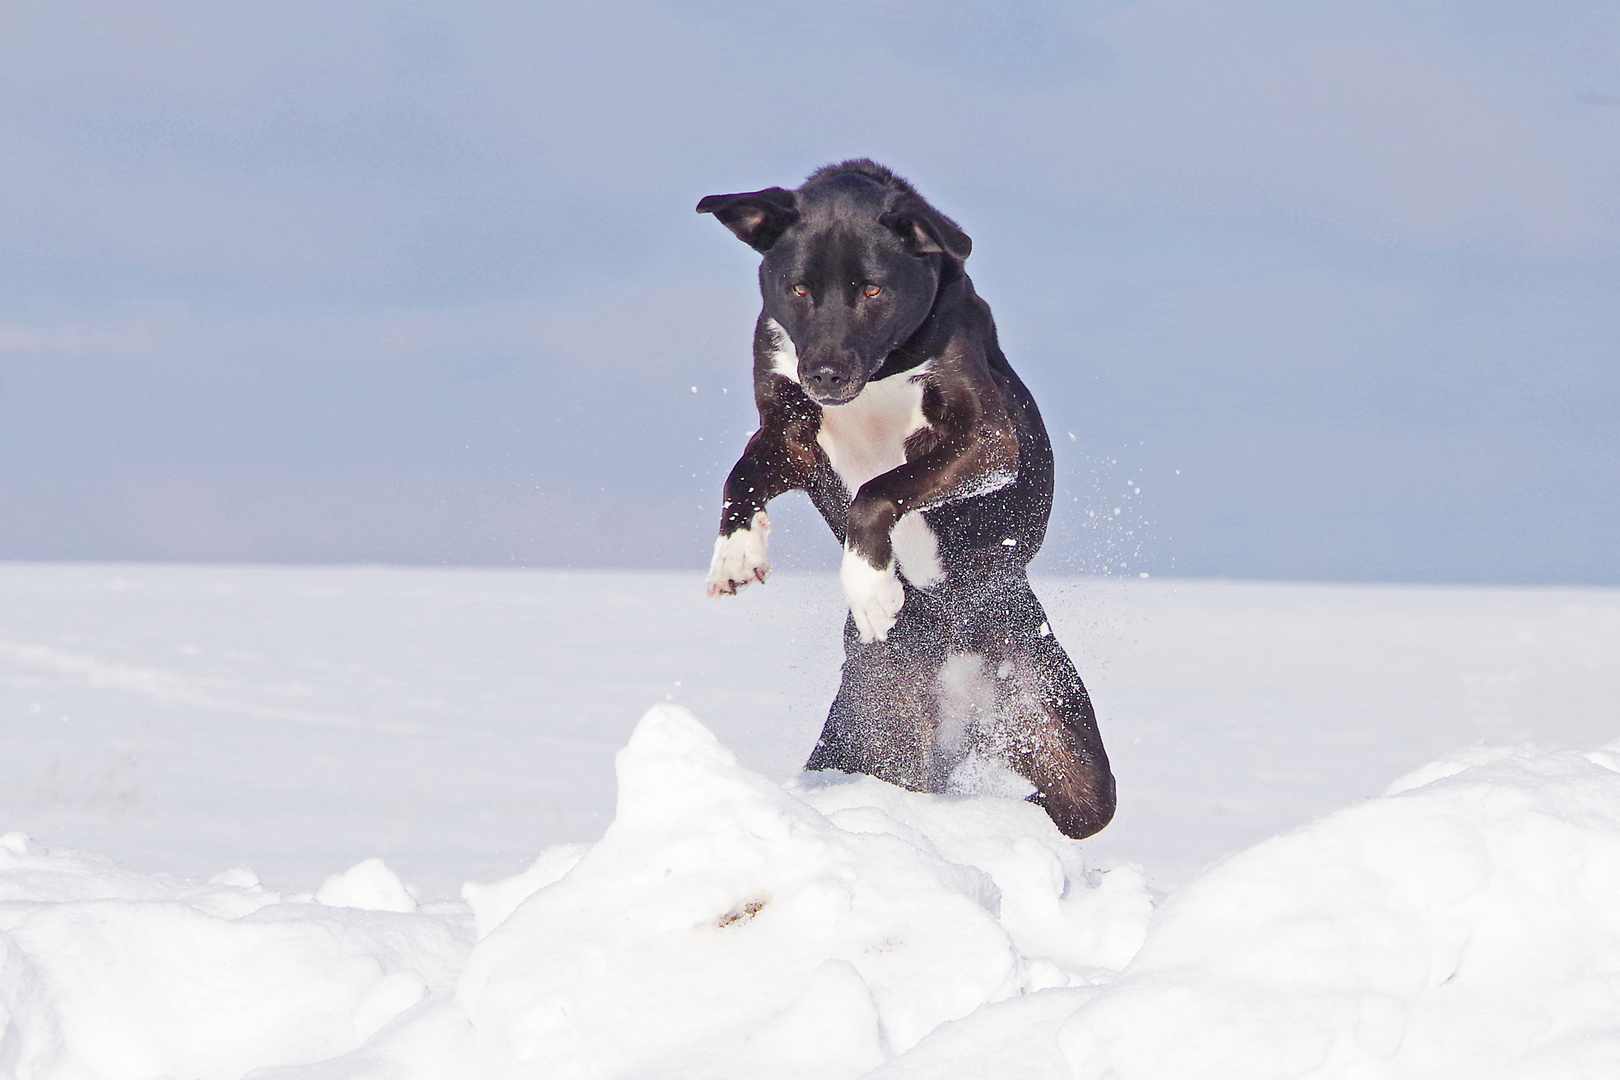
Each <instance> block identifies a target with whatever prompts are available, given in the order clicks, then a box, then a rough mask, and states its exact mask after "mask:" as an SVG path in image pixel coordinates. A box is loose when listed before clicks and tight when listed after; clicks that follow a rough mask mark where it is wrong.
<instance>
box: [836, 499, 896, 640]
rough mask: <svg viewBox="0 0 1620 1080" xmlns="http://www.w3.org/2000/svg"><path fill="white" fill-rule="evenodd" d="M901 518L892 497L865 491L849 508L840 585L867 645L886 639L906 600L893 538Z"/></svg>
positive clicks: (858, 629) (862, 638) (839, 575)
mask: <svg viewBox="0 0 1620 1080" xmlns="http://www.w3.org/2000/svg"><path fill="white" fill-rule="evenodd" d="M899 520H900V509H899V507H897V506H896V505H895V503H894V501H893V500H892V499H888V498H883V497H881V496H879V497H869V496H867V495H866V489H865V488H864V487H863V488H862V489H861V493H860V495H859V496H857V497H856V499H855V501H854V502H853V503H851V504H850V508H849V519H848V521H849V523H848V525H847V527H846V528H847V531H846V532H845V534H844V561H843V563H842V564H841V565H840V566H839V567H838V581H839V583H840V584H841V585H843V587H844V598H845V599H846V600H848V601H849V613H850V614H851V615H852V616H854V618H855V629H856V630H857V631H859V632H860V635H861V640H862V641H865V642H872V641H883V640H885V639H886V638H887V637H888V636H889V631H890V629H892V628H893V627H894V624H895V620H896V619H898V618H899V617H900V608H901V607H902V606H903V605H904V604H905V601H906V590H905V586H904V585H902V584H901V583H900V575H899V574H897V573H895V566H894V541H893V539H892V538H891V536H892V533H893V532H894V526H895V523H896V522H898V521H899Z"/></svg>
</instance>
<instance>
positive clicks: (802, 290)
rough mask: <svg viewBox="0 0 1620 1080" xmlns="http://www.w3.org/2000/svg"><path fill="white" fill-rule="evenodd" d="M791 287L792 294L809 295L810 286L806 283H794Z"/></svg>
mask: <svg viewBox="0 0 1620 1080" xmlns="http://www.w3.org/2000/svg"><path fill="white" fill-rule="evenodd" d="M792 288H793V295H794V296H809V295H810V286H808V285H794V286H793V287H792Z"/></svg>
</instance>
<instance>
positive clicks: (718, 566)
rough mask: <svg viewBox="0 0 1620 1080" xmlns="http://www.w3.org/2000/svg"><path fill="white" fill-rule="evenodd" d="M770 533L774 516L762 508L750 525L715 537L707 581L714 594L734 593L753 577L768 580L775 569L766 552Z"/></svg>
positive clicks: (756, 579) (755, 579) (727, 594)
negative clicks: (768, 515) (766, 578)
mask: <svg viewBox="0 0 1620 1080" xmlns="http://www.w3.org/2000/svg"><path fill="white" fill-rule="evenodd" d="M770 533H771V519H770V518H768V517H766V516H765V511H763V510H761V511H760V512H759V513H757V514H755V515H754V520H753V521H750V522H749V523H748V528H746V529H738V530H737V531H736V532H734V533H732V534H731V535H730V536H722V537H719V538H718V539H716V540H715V542H714V558H713V559H711V560H710V561H709V580H708V582H707V585H708V589H709V595H710V596H730V595H732V594H733V593H735V592H736V591H737V590H738V589H740V588H742V587H743V586H744V585H747V584H748V583H749V582H751V581H764V580H765V576H766V575H767V574H769V573H770V572H771V561H770V559H769V558H767V557H766V554H765V541H766V539H767V538H768V537H769V536H770Z"/></svg>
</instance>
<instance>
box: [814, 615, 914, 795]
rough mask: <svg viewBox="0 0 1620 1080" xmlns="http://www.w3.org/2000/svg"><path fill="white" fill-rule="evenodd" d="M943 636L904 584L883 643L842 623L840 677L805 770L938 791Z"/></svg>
mask: <svg viewBox="0 0 1620 1080" xmlns="http://www.w3.org/2000/svg"><path fill="white" fill-rule="evenodd" d="M944 660H945V635H944V633H943V626H942V623H941V619H940V614H939V612H938V610H937V608H936V606H935V605H934V604H932V603H930V602H929V599H928V598H927V597H926V596H925V595H923V594H919V593H918V592H916V591H915V590H913V589H911V588H910V587H909V586H908V587H907V589H906V600H905V604H904V605H903V606H902V608H901V610H900V617H899V620H898V621H897V622H896V623H895V625H894V628H893V629H892V630H890V631H889V635H888V637H887V639H886V640H883V641H862V640H861V636H860V633H859V631H858V630H857V629H856V627H855V621H854V618H853V616H852V617H850V618H849V619H847V620H846V621H845V623H844V675H843V681H842V682H841V683H840V684H839V687H838V696H837V697H836V698H834V699H833V703H832V709H831V710H830V711H829V713H828V715H827V723H826V725H825V726H824V727H823V728H822V730H821V738H820V739H819V740H817V742H816V748H815V750H813V751H812V752H811V754H810V760H809V761H808V762H806V763H805V766H804V767H805V768H806V769H808V770H816V769H840V770H842V771H844V772H848V773H865V774H867V775H869V776H875V777H877V778H878V779H880V780H887V781H888V782H889V783H891V784H898V785H900V786H901V787H905V788H910V789H911V790H913V791H931V790H936V789H937V786H938V783H937V777H936V775H935V774H936V772H937V765H936V762H935V761H934V758H935V755H936V753H937V748H936V746H935V740H934V729H935V727H936V726H937V723H938V718H937V711H938V701H937V693H936V685H937V679H938V674H939V670H940V666H941V665H942V664H943V663H944Z"/></svg>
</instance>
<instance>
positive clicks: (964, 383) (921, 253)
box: [697, 160, 1114, 837]
mask: <svg viewBox="0 0 1620 1080" xmlns="http://www.w3.org/2000/svg"><path fill="white" fill-rule="evenodd" d="M697 209H698V212H700V213H712V214H714V215H715V217H717V218H718V219H719V220H720V221H721V222H722V223H723V224H724V225H725V226H726V227H727V228H729V229H730V230H731V231H732V232H734V233H735V234H736V235H737V236H738V237H739V238H740V239H742V240H743V241H744V242H745V243H747V244H748V245H749V246H751V247H753V248H754V249H755V250H756V251H759V252H760V253H762V254H763V255H764V260H763V261H762V262H761V264H760V268H759V282H760V292H761V293H762V295H763V297H764V301H765V303H764V309H763V311H761V313H760V316H759V321H758V323H757V325H756V328H755V331H754V397H755V402H756V404H757V405H758V407H759V417H760V427H759V430H758V431H757V432H755V433H754V435H753V437H752V438H751V439H750V440H749V442H748V447H747V449H746V450H744V452H743V455H742V458H741V460H739V461H738V462H737V464H736V466H735V467H734V468H733V469H732V470H731V475H730V476H729V477H728V478H727V480H726V486H725V506H724V510H723V511H722V514H721V519H720V538H719V540H717V541H716V544H715V557H714V563H713V566H712V567H711V569H710V574H709V592H710V594H711V595H717V596H718V595H724V594H727V593H733V592H735V591H736V590H737V589H739V588H741V587H742V586H743V585H745V584H747V583H748V582H750V581H764V580H765V575H766V574H767V573H768V572H769V570H770V565H769V563H768V561H767V560H766V554H765V534H766V533H767V532H768V530H769V527H770V525H769V520H768V518H767V517H766V515H765V513H764V510H765V505H766V503H768V502H769V501H770V500H771V499H773V498H775V497H776V496H777V495H780V494H782V493H783V492H786V491H790V490H795V489H798V490H803V491H806V492H808V493H809V495H810V499H811V501H812V502H813V503H814V504H815V506H816V508H817V509H818V510H819V511H820V512H821V515H822V516H823V517H824V518H826V519H827V524H828V525H830V526H831V527H832V531H833V534H834V535H836V536H837V537H838V539H839V540H840V541H841V542H843V544H844V552H845V554H844V565H843V570H842V572H841V575H840V576H841V578H842V580H843V583H844V590H845V593H846V596H847V597H848V598H849V601H850V612H851V613H850V617H849V619H848V621H847V622H846V624H845V628H844V645H845V661H844V677H843V684H842V686H841V687H840V688H839V691H838V696H837V698H836V699H835V700H834V702H833V705H832V711H831V713H830V715H829V716H828V718H827V723H826V726H825V728H824V729H823V730H822V733H821V739H820V741H819V742H818V743H817V745H816V748H815V751H814V752H813V753H812V754H811V755H810V760H809V762H808V763H807V764H806V766H805V767H806V768H807V769H842V770H844V771H846V772H861V773H869V774H871V775H873V776H877V777H880V778H882V779H884V780H889V781H891V782H893V783H897V784H901V785H904V786H905V787H908V788H912V789H914V790H919V791H942V790H947V788H948V787H949V786H950V783H951V779H952V775H953V773H957V775H958V778H960V773H959V772H958V770H960V769H961V768H962V766H963V765H964V763H966V762H969V761H970V760H982V759H983V758H986V757H992V758H998V759H1000V760H1001V761H1003V762H1005V763H1006V764H1007V765H1010V766H1011V767H1012V768H1013V769H1014V770H1016V771H1017V772H1018V773H1019V774H1020V775H1022V776H1023V777H1025V778H1026V779H1027V780H1029V781H1030V782H1031V783H1032V784H1033V785H1034V786H1035V788H1036V792H1035V794H1033V795H1031V796H1030V799H1031V800H1032V801H1034V802H1036V803H1039V804H1040V805H1041V806H1043V807H1045V809H1046V811H1047V813H1048V814H1050V815H1051V817H1052V820H1053V821H1054V822H1056V823H1057V825H1058V827H1059V828H1060V829H1062V830H1063V831H1064V832H1065V833H1067V834H1068V835H1070V836H1074V837H1081V836H1089V835H1090V834H1092V833H1094V832H1096V831H1097V830H1098V829H1101V828H1102V827H1103V826H1104V825H1106V824H1107V823H1108V821H1109V820H1110V819H1111V818H1112V817H1113V813H1114V779H1113V775H1112V773H1111V772H1110V771H1109V767H1108V757H1107V755H1106V753H1105V752H1104V751H1103V746H1102V740H1101V738H1100V737H1099V735H1098V733H1097V724H1096V718H1095V715H1094V714H1093V711H1092V707H1091V700H1090V696H1089V695H1088V694H1087V693H1086V688H1085V687H1084V686H1083V685H1082V684H1081V682H1080V677H1079V675H1078V674H1077V673H1076V671H1075V669H1074V665H1073V664H1072V663H1070V661H1069V658H1068V656H1067V655H1066V654H1065V653H1064V652H1063V649H1062V648H1061V647H1060V646H1059V645H1058V643H1057V639H1056V638H1055V637H1054V636H1053V635H1052V632H1051V628H1050V626H1049V625H1048V623H1047V621H1046V615H1045V613H1044V612H1043V611H1042V610H1041V605H1040V602H1039V601H1038V600H1036V598H1035V594H1034V593H1033V592H1032V591H1031V590H1030V586H1029V580H1028V577H1027V575H1026V573H1025V567H1026V566H1027V564H1028V563H1029V560H1030V559H1031V558H1033V557H1034V555H1035V553H1036V551H1038V550H1039V548H1040V545H1041V541H1042V539H1043V538H1044V537H1045V534H1046V524H1047V518H1048V516H1049V514H1050V512H1051V508H1052V447H1051V444H1050V442H1049V441H1048V440H1047V436H1046V429H1045V427H1044V425H1043V424H1042V423H1041V415H1040V412H1039V411H1038V410H1037V409H1036V407H1035V402H1034V400H1033V399H1032V398H1031V397H1030V394H1029V391H1028V390H1027V389H1025V387H1024V384H1023V383H1022V382H1021V381H1020V380H1019V378H1018V376H1017V375H1015V374H1014V373H1013V370H1012V368H1011V367H1010V366H1009V365H1008V363H1007V358H1006V357H1005V356H1003V355H1002V352H1001V347H1000V346H999V345H998V344H997V341H996V327H995V322H994V321H993V320H992V318H991V316H990V308H989V306H988V305H986V304H985V302H984V301H983V300H981V299H979V297H978V295H977V294H976V293H975V292H974V291H973V283H972V282H971V281H970V280H969V279H968V276H967V274H966V273H965V272H964V270H963V262H964V260H966V259H967V257H968V254H969V252H971V250H972V246H973V245H972V241H971V240H969V239H968V237H967V235H966V234H965V233H964V232H962V230H961V229H960V228H959V227H958V226H957V225H956V223H955V222H953V221H952V220H951V219H950V218H948V217H946V216H945V215H944V214H941V213H940V212H939V211H938V210H935V209H934V208H933V207H932V206H930V205H929V204H928V202H927V201H926V200H924V199H923V198H922V196H920V195H919V194H917V192H916V190H915V189H914V188H913V187H912V186H911V185H910V184H908V183H907V182H906V181H905V180H903V179H901V178H900V177H898V176H896V175H895V174H894V173H892V172H890V171H889V170H888V169H886V168H884V167H883V166H881V165H878V164H876V163H875V162H872V161H867V160H856V161H846V162H843V163H841V164H838V165H830V166H827V167H826V168H823V169H820V170H818V171H816V172H815V173H813V174H812V175H811V176H810V178H809V179H808V180H806V181H805V182H804V184H803V185H802V186H801V187H799V188H798V189H797V190H794V191H789V190H786V189H784V188H766V189H765V190H763V191H754V192H747V193H742V194H736V195H711V196H709V197H708V198H705V199H704V200H702V201H701V202H699V203H698V206H697Z"/></svg>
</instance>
